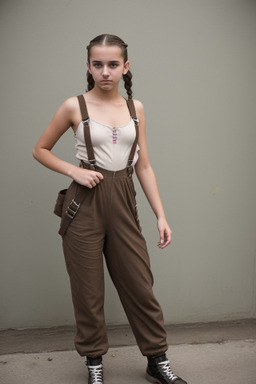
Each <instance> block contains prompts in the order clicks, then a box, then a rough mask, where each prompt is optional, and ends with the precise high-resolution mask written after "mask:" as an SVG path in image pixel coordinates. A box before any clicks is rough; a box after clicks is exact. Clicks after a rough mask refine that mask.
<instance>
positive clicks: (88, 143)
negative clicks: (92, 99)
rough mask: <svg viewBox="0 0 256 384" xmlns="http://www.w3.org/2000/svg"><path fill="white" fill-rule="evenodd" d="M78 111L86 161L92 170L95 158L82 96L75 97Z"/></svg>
mask: <svg viewBox="0 0 256 384" xmlns="http://www.w3.org/2000/svg"><path fill="white" fill-rule="evenodd" d="M77 98H78V102H79V106H80V110H81V116H82V121H83V124H84V141H85V145H86V149H87V154H88V161H89V163H90V165H91V169H93V170H94V165H95V163H96V160H95V157H94V151H93V146H92V140H91V134H90V127H89V115H88V111H87V107H86V103H85V99H84V96H83V95H79V96H77Z"/></svg>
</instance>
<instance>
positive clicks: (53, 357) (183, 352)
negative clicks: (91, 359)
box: [0, 320, 256, 384]
mask: <svg viewBox="0 0 256 384" xmlns="http://www.w3.org/2000/svg"><path fill="white" fill-rule="evenodd" d="M167 330H168V340H169V342H170V341H171V339H172V340H175V342H173V343H172V342H170V347H169V351H168V353H167V355H168V357H169V359H170V362H171V366H172V369H173V371H174V372H175V373H176V374H178V375H180V376H181V377H183V378H184V379H185V380H187V382H188V384H216V383H221V384H241V383H243V384H244V383H246V384H256V322H255V321H254V320H250V321H247V322H246V321H242V322H233V323H212V324H208V325H206V324H198V325H187V326H183V327H181V326H178V327H173V326H172V327H168V329H167ZM57 331H58V332H59V333H61V334H62V337H61V343H60V341H58V340H59V339H60V336H59V334H58V332H57ZM19 332H21V335H20V337H18V333H19ZM44 332H46V330H44ZM129 332H130V330H129V328H126V327H122V328H116V327H113V328H111V329H110V330H109V334H110V340H112V342H111V345H112V346H111V348H110V350H109V352H108V354H107V355H106V356H104V377H105V384H110V383H111V384H117V383H119V384H121V383H126V384H130V383H138V384H140V383H141V384H142V383H146V380H145V367H146V360H145V358H144V357H142V356H141V354H140V352H139V350H138V348H137V346H136V345H134V339H133V338H132V335H131V334H130V333H129ZM36 333H37V336H38V340H39V341H40V339H46V342H45V344H44V346H43V348H42V344H41V346H40V345H39V346H38V347H37V348H35V345H33V342H32V340H34V337H35V336H36ZM42 333H43V330H29V331H24V330H23V331H17V330H16V331H14V330H9V331H1V332H0V336H1V351H0V352H1V356H0V383H1V384H45V383H47V384H73V383H74V384H86V383H87V368H86V367H85V366H84V359H83V358H81V357H80V356H78V354H77V353H76V352H75V351H74V349H73V347H72V348H70V349H69V350H63V347H65V346H66V345H65V342H64V341H65V332H64V329H62V332H60V330H59V329H57V328H55V337H54V332H53V329H51V330H48V334H49V333H50V334H51V341H52V343H54V339H55V341H56V340H57V347H59V348H60V344H61V345H62V350H59V351H56V350H55V348H52V347H51V345H50V344H49V343H48V345H47V337H46V338H44V337H43V336H42ZM14 334H15V336H14ZM26 334H27V335H26ZM31 334H33V337H31ZM174 334H176V339H175V338H174V337H173V335H174ZM177 334H178V336H177ZM56 335H57V336H56ZM66 335H67V340H66V343H67V345H69V342H70V340H69V339H70V335H69V332H67V333H66ZM72 337H73V335H72ZM11 339H13V340H16V342H17V340H18V343H17V344H16V351H15V343H14V342H13V343H10V344H11V345H12V353H10V352H8V353H5V354H3V349H6V350H7V349H8V348H7V346H8V342H10V341H11ZM25 339H26V340H27V342H25V349H26V350H27V351H26V352H24V351H23V352H22V353H20V352H19V350H21V349H22V346H21V345H22V340H23V341H25ZM49 339H50V338H49ZM185 339H186V340H187V341H186V342H184V340H185ZM29 340H30V341H31V342H32V344H31V345H32V347H31V348H30V350H29ZM3 342H4V345H5V348H3ZM125 343H126V345H124V344H125ZM18 344H19V345H18ZM39 344H40V342H39ZM118 344H121V345H118ZM32 349H33V351H32ZM36 349H37V351H36ZM60 349H61V348H60ZM64 349H65V348H64ZM15 352H16V353H15ZM17 352H18V353H17Z"/></svg>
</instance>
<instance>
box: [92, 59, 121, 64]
mask: <svg viewBox="0 0 256 384" xmlns="http://www.w3.org/2000/svg"><path fill="white" fill-rule="evenodd" d="M92 63H93V64H101V63H102V61H101V60H93V61H92ZM109 63H111V64H119V63H120V61H119V60H110V61H109Z"/></svg>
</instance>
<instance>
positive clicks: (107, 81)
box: [101, 80, 111, 84]
mask: <svg viewBox="0 0 256 384" xmlns="http://www.w3.org/2000/svg"><path fill="white" fill-rule="evenodd" d="M101 83H103V84H109V83H111V80H101Z"/></svg>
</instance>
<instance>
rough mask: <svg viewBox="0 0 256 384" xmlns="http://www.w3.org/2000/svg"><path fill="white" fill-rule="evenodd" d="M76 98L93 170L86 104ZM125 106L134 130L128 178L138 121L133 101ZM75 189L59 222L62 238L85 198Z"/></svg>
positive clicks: (82, 191)
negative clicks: (74, 193)
mask: <svg viewBox="0 0 256 384" xmlns="http://www.w3.org/2000/svg"><path fill="white" fill-rule="evenodd" d="M77 98H78V102H79V106H80V110H81V116H82V122H83V125H84V141H85V146H86V149H87V155H88V162H89V164H90V169H92V170H95V164H96V160H95V157H94V151H93V146H92V141H91V134H90V126H89V115H88V111H87V107H86V102H85V99H84V96H83V95H79V96H77ZM127 106H128V109H129V112H130V115H131V117H132V119H133V121H134V124H135V130H136V135H135V140H134V142H133V145H132V148H131V151H130V154H129V158H128V162H127V174H128V176H131V175H132V170H133V167H132V163H133V158H134V155H135V151H136V147H137V144H138V138H139V121H138V119H137V115H136V111H135V107H134V103H133V100H131V99H130V100H127ZM84 188H86V187H84ZM77 189H78V191H77V193H76V196H75V197H74V199H73V200H72V201H71V203H70V204H69V206H68V207H67V210H66V212H65V216H64V217H63V219H62V221H61V227H60V230H59V234H60V235H61V236H63V235H64V234H65V232H66V230H67V229H68V226H69V224H70V223H71V221H72V220H73V219H74V217H75V216H76V214H77V212H78V210H79V207H80V205H81V204H82V202H83V199H84V196H85V194H84V189H83V187H82V188H77Z"/></svg>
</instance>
